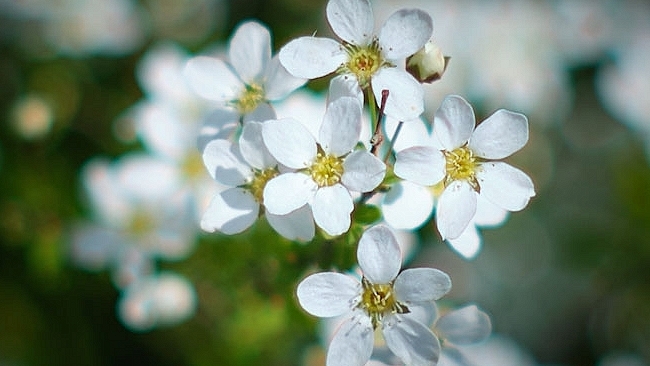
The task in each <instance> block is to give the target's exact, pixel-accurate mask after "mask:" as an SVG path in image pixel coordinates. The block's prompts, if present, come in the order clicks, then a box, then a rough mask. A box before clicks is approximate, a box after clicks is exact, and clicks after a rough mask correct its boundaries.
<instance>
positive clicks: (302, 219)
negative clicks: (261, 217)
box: [266, 205, 316, 241]
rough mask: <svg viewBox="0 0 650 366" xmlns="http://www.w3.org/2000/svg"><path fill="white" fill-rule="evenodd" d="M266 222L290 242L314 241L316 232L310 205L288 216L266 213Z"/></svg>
mask: <svg viewBox="0 0 650 366" xmlns="http://www.w3.org/2000/svg"><path fill="white" fill-rule="evenodd" d="M266 220H267V221H268V222H269V225H271V227H272V228H273V229H274V230H275V231H277V232H278V234H280V235H282V236H283V237H285V238H287V239H289V240H300V241H309V240H311V239H313V237H314V232H315V230H316V229H315V226H314V218H313V215H312V213H311V207H309V205H304V206H302V207H300V208H298V209H296V210H294V211H292V212H289V213H288V214H286V215H274V214H272V213H270V212H266Z"/></svg>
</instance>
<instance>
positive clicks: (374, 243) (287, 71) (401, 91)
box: [76, 0, 535, 366]
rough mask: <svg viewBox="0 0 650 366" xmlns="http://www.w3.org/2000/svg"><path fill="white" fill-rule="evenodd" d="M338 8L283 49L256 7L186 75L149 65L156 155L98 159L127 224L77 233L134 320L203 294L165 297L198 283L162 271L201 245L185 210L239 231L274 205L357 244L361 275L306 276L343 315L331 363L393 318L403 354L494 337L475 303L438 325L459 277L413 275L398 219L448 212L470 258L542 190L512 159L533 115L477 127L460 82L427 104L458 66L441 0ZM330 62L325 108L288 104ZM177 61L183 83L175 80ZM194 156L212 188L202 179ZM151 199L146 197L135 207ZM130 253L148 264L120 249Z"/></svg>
mask: <svg viewBox="0 0 650 366" xmlns="http://www.w3.org/2000/svg"><path fill="white" fill-rule="evenodd" d="M326 15H327V20H328V22H329V24H330V26H331V28H332V31H333V32H334V34H335V35H336V36H337V38H338V39H337V40H334V39H330V38H323V37H315V36H305V37H300V38H297V39H295V40H292V41H290V42H288V43H287V44H286V45H284V46H283V47H282V48H281V49H280V50H279V52H278V54H275V55H274V54H273V52H272V49H271V43H272V42H271V33H270V31H269V30H268V29H267V28H266V27H265V26H264V25H263V24H261V23H259V22H257V21H246V22H244V23H242V24H240V25H239V26H238V27H237V28H236V29H235V31H234V33H233V35H232V37H231V38H230V41H229V44H228V48H227V51H226V57H222V56H215V55H214V54H204V55H198V56H194V57H191V58H189V57H188V58H181V59H182V62H179V61H178V59H179V58H176V60H177V62H176V64H178V63H182V65H183V66H182V72H169V69H165V68H160V67H158V68H156V67H153V68H152V67H143V68H142V70H143V71H141V75H142V79H143V82H142V83H143V84H144V87H145V88H147V89H151V90H152V91H151V92H150V93H149V94H150V95H151V96H152V97H151V100H147V101H143V102H142V103H140V104H138V105H137V106H135V107H134V108H133V109H132V110H131V111H130V113H129V116H130V117H131V118H132V119H134V120H135V121H136V124H135V126H134V127H135V130H136V134H137V135H138V137H139V138H140V139H141V141H142V142H143V145H144V146H145V147H146V148H147V149H148V150H149V151H150V152H151V153H152V154H151V155H150V156H149V155H148V156H146V157H141V158H139V160H138V159H136V158H132V159H134V161H133V162H131V163H129V164H126V163H124V165H119V164H116V166H114V167H113V166H110V165H109V164H107V163H102V164H99V163H97V165H89V167H88V174H87V177H88V181H89V183H88V185H89V187H90V188H89V191H90V192H91V199H94V200H95V201H96V202H95V203H96V206H97V210H98V211H100V212H103V213H105V214H106V215H105V216H107V219H106V221H107V224H106V225H107V226H111V225H112V228H114V229H115V230H109V233H108V234H107V233H106V231H107V230H106V229H105V228H102V229H97V230H95V229H87V230H86V231H80V232H81V233H82V234H83V235H82V234H80V235H79V236H80V239H79V240H78V241H77V245H76V249H77V252H78V257H79V258H82V259H83V260H84V261H86V263H89V262H93V260H95V262H102V266H104V265H107V264H105V263H104V262H108V261H109V259H107V258H110V261H111V264H110V265H111V266H112V267H114V271H115V272H116V273H117V274H118V275H117V276H116V283H117V286H118V287H119V288H120V289H124V294H125V295H124V296H125V299H124V300H123V301H122V302H121V305H120V306H119V309H120V313H121V314H122V317H123V318H124V319H131V318H134V317H137V316H138V315H139V314H140V313H142V312H144V310H142V309H145V308H146V309H148V311H149V313H147V314H145V316H142V317H141V318H144V320H142V321H141V325H139V327H140V328H142V329H148V328H151V327H153V326H154V325H156V324H165V323H166V322H168V321H167V318H169V317H171V316H170V315H168V314H176V313H178V311H177V308H183V307H185V308H188V309H190V308H192V306H193V303H192V302H189V301H177V302H174V301H171V300H170V299H178V297H177V296H175V295H173V296H172V297H171V298H170V297H168V296H167V295H165V294H166V293H168V292H169V291H171V292H172V293H182V292H183V289H184V288H185V287H184V285H185V283H184V282H183V281H180V280H177V279H176V278H171V277H170V275H169V274H167V273H166V274H164V275H156V276H153V275H151V276H147V275H150V274H154V270H153V268H154V264H153V261H154V260H157V259H177V258H179V257H181V256H184V255H187V253H188V252H189V250H190V249H191V244H192V242H193V241H192V239H193V238H194V235H195V233H194V232H193V231H192V230H189V229H187V228H188V227H191V225H188V224H187V221H186V219H187V218H190V220H194V219H195V217H194V216H195V215H194V214H195V210H198V211H200V213H199V215H201V216H202V217H201V219H200V227H201V229H203V231H206V232H219V233H222V234H225V235H235V234H239V233H242V232H244V231H246V230H248V229H249V228H250V227H252V226H253V225H255V224H256V222H257V221H258V220H260V219H263V220H266V221H267V222H268V224H269V225H270V227H272V228H273V229H274V230H275V231H276V232H277V233H278V234H279V235H281V236H282V237H284V238H286V239H288V240H292V241H298V242H313V243H314V244H313V245H319V243H322V242H325V241H334V240H338V239H339V238H341V239H342V240H341V242H345V243H346V244H349V245H357V247H356V253H357V260H358V264H359V268H360V271H361V273H362V274H361V277H360V278H355V277H353V276H349V275H346V274H342V273H338V272H323V273H316V274H312V275H310V276H308V277H307V278H305V279H304V280H303V281H302V282H300V284H299V285H298V287H297V297H298V301H299V303H300V305H301V306H302V307H303V308H304V309H305V310H306V311H307V312H308V313H310V314H312V315H315V316H318V317H338V316H344V317H345V320H344V321H343V323H342V324H341V326H340V328H339V329H338V330H337V331H336V334H335V335H334V337H333V339H332V341H331V343H330V345H329V351H328V353H327V364H328V365H330V366H332V365H364V364H366V362H368V360H369V359H370V358H371V356H372V354H373V348H374V333H375V331H376V330H379V331H381V333H382V334H383V338H384V339H385V341H386V345H387V347H388V349H389V350H390V351H391V352H392V354H393V355H394V356H396V357H397V358H399V359H400V360H401V362H403V363H405V364H409V365H435V364H436V363H437V362H438V360H439V358H440V355H441V349H442V350H443V351H444V349H445V347H447V348H449V347H451V346H452V345H454V344H456V343H458V344H464V343H471V342H474V341H479V340H481V339H483V338H485V337H486V336H487V334H489V332H490V329H491V326H490V322H489V318H488V317H487V315H486V314H485V313H483V312H481V311H480V310H478V309H477V308H476V307H467V308H463V309H460V310H457V311H456V312H451V313H449V314H447V315H445V316H443V317H441V318H440V319H438V321H437V322H436V323H435V325H434V326H433V328H432V324H433V322H434V320H435V319H436V318H437V311H436V310H435V309H436V306H435V304H434V301H435V300H438V299H439V298H441V297H442V296H443V295H445V294H446V293H447V292H448V291H450V289H451V280H450V278H449V276H448V275H447V274H445V273H443V272H442V271H439V270H436V269H432V268H408V269H405V270H404V271H401V272H400V269H401V265H402V258H403V256H402V253H401V250H400V247H399V245H398V241H397V239H396V237H395V233H394V229H405V228H406V229H417V228H419V227H420V226H421V225H424V224H425V223H426V222H427V221H428V219H429V216H431V214H432V212H435V222H436V227H437V230H438V232H439V234H440V237H441V238H442V240H446V241H448V242H449V243H450V244H451V245H452V247H453V248H454V249H455V250H456V251H457V252H458V253H459V254H461V255H462V256H463V257H464V258H473V257H475V256H476V255H477V254H478V252H479V249H480V237H479V234H478V232H477V227H480V226H485V225H497V224H499V223H501V222H502V221H503V220H504V219H505V218H506V215H507V213H508V212H511V211H519V210H522V209H523V208H525V207H526V206H527V204H528V202H529V200H530V199H531V197H533V196H534V195H535V191H534V186H533V182H532V180H531V179H530V178H529V177H528V175H526V173H524V172H522V171H521V170H519V169H517V168H515V167H513V166H511V165H509V164H508V163H506V162H505V161H503V159H505V158H507V157H509V156H510V155H511V154H513V153H515V152H516V151H518V150H520V149H521V148H522V147H523V146H524V145H525V144H526V143H527V141H528V120H527V118H526V117H525V116H524V115H523V114H520V113H516V112H512V111H508V110H504V109H501V110H498V111H496V112H495V113H494V114H492V115H491V116H490V117H488V118H487V119H485V120H484V121H482V122H480V123H479V124H477V121H476V118H475V115H474V110H473V108H472V107H471V106H470V104H469V103H468V102H467V101H466V100H465V99H463V98H462V97H460V96H457V95H450V96H448V97H446V98H445V100H444V101H443V102H442V104H441V105H440V107H439V108H438V110H437V111H436V112H435V114H434V115H433V116H427V115H425V114H424V103H425V101H424V92H423V83H425V84H429V83H433V82H435V81H436V80H438V79H440V78H441V77H444V76H443V73H444V72H445V70H446V69H447V66H448V62H449V58H448V57H445V56H444V55H443V53H442V51H441V49H440V48H439V47H438V46H437V45H436V44H435V43H434V42H433V41H432V39H431V37H432V33H433V23H432V19H431V17H430V16H429V14H428V13H427V12H425V11H423V10H419V9H402V10H398V11H396V12H394V13H393V14H392V15H390V16H389V17H388V18H387V19H386V21H385V22H384V23H383V25H382V26H381V28H380V29H379V30H378V31H377V32H375V31H374V24H375V19H374V17H373V13H372V9H371V6H370V2H369V1H368V0H330V1H329V2H328V4H327V7H326ZM152 70H153V71H152ZM174 70H180V68H177V69H174ZM331 74H333V75H332V77H331V79H330V82H329V89H328V92H327V97H326V98H324V100H325V107H324V108H322V111H323V112H319V113H318V116H317V117H316V118H312V117H304V116H303V117H298V116H299V115H300V113H298V111H295V113H293V112H294V111H292V110H291V109H286V108H285V109H284V112H282V113H278V112H277V110H276V106H277V104H278V103H282V102H283V101H284V100H285V99H287V98H289V100H290V98H292V96H291V95H292V94H293V93H294V92H295V91H296V90H298V89H299V88H301V87H302V86H303V85H305V83H307V82H308V80H310V79H315V78H321V77H325V76H328V75H331ZM160 76H163V77H162V78H161V77H160ZM168 76H173V80H176V81H179V80H180V81H179V82H177V83H172V82H166V81H162V80H170V78H168ZM181 85H182V87H181ZM197 96H198V97H199V98H197ZM179 101H182V102H180V103H179ZM278 110H279V109H278ZM431 117H432V118H431ZM181 121H182V122H181ZM187 121H190V123H187ZM181 125H183V126H184V127H183V128H181V127H180V126H181ZM197 137H198V152H197V151H196V146H195V145H196V143H197ZM190 145H191V146H192V148H191V149H189V148H188V146H190ZM197 159H198V160H197ZM124 160H127V159H124ZM145 160H146V161H150V160H155V161H156V162H158V163H156V164H157V165H156V164H151V163H147V164H144V163H143V161H145ZM201 160H202V165H203V167H201ZM197 161H198V162H199V164H198V165H199V168H200V169H198V170H199V171H200V173H204V174H203V175H204V177H210V178H212V180H211V181H210V183H211V184H212V186H211V188H206V186H205V184H204V181H203V179H202V178H199V177H200V176H201V174H200V173H197V169H196V168H197V164H196V162H197ZM189 162H193V164H190V163H189ZM203 168H205V169H203ZM112 170H115V171H116V173H113V172H112ZM134 171H137V172H138V174H132V173H133V172H134ZM190 172H192V174H189V173H190ZM127 173H128V174H127ZM112 174H115V175H116V177H115V178H114V177H112ZM188 177H194V178H195V179H187V178H188ZM110 179H114V180H115V182H113V181H109V180H110ZM154 180H155V181H154ZM215 182H216V183H215ZM150 186H155V187H157V189H150V188H149V187H150ZM116 187H123V188H124V191H120V190H118V189H116ZM108 188H110V189H111V190H110V192H111V193H113V194H112V195H111V196H106V195H105V193H106V192H105V190H106V189H108ZM197 191H198V193H197ZM100 193H101V194H100ZM206 195H209V196H210V197H209V198H208V199H204V196H206ZM136 200H139V201H137V202H138V203H139V205H140V206H139V207H141V208H144V209H147V211H146V212H142V211H136V210H133V212H132V214H133V215H132V216H129V217H125V216H124V215H122V214H121V213H123V212H124V210H125V208H126V209H128V208H130V207H131V206H130V204H131V203H132V202H133V201H136ZM172 200H173V201H176V202H178V201H182V202H184V203H183V206H184V207H185V208H186V210H185V211H183V212H182V214H179V212H173V213H170V212H168V211H167V210H166V207H164V203H168V202H170V201H172ZM208 201H209V203H208ZM118 206H119V207H118ZM161 206H163V207H161ZM117 210H120V211H119V212H120V214H116V213H115V212H117ZM127 211H128V210H127ZM195 221H199V220H198V219H196V220H194V221H193V222H195ZM390 226H392V228H391V227H390ZM183 229H185V230H183ZM116 232H117V233H116ZM91 233H92V234H93V235H94V234H96V235H95V236H93V235H90V234H91ZM84 235H85V236H84ZM109 236H110V238H109ZM97 238H102V240H96V239H97ZM109 242H110V243H111V244H110V245H107V246H102V245H101V244H102V243H109ZM116 242H117V243H120V244H119V245H116V244H114V243H116ZM108 247H110V249H107V248H108ZM116 248H118V249H116ZM134 253H135V254H134ZM127 255H129V256H131V257H133V258H135V259H134V260H133V262H135V265H132V266H127V265H126V264H129V263H131V261H129V260H120V259H116V258H121V257H122V256H127ZM141 258H144V259H142V260H140V261H138V260H137V259H141ZM344 269H349V268H344ZM143 273H144V274H146V275H143ZM129 276H130V277H129ZM135 279H140V281H136V280H135ZM161 288H164V289H166V290H165V291H167V292H164V291H162V290H160V289H161ZM159 290H160V291H159ZM184 298H187V296H186V297H184ZM143 304H144V305H143ZM188 304H189V305H188ZM151 309H154V310H151ZM152 313H153V314H152ZM184 314H185V313H184ZM158 318H160V319H158ZM125 322H126V323H129V324H132V323H134V322H133V321H130V320H125ZM133 327H134V328H137V327H138V325H134V326H133ZM432 329H433V330H432ZM439 338H440V339H442V340H444V342H443V345H442V348H441V343H440V341H439ZM452 348H453V347H452Z"/></svg>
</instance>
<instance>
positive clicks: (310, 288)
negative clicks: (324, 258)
mask: <svg viewBox="0 0 650 366" xmlns="http://www.w3.org/2000/svg"><path fill="white" fill-rule="evenodd" d="M296 293H297V295H298V302H299V303H300V306H302V308H303V309H305V311H307V312H308V313H309V314H311V315H314V316H318V317H321V318H329V317H334V316H339V315H343V314H345V313H346V312H349V311H350V310H351V309H353V308H354V307H355V306H356V304H357V303H358V302H359V294H360V293H361V285H360V283H359V281H358V280H356V279H355V278H353V277H351V276H347V275H344V274H341V273H337V272H321V273H315V274H313V275H310V276H309V277H307V278H305V279H304V280H302V281H301V282H300V283H299V284H298V288H297V290H296Z"/></svg>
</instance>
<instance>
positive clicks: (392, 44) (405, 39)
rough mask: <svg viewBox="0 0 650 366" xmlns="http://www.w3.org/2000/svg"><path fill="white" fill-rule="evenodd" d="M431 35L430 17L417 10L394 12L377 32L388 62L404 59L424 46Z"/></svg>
mask: <svg viewBox="0 0 650 366" xmlns="http://www.w3.org/2000/svg"><path fill="white" fill-rule="evenodd" d="M431 33H433V21H432V20H431V16H430V15H429V14H427V13H426V12H424V11H422V10H419V9H401V10H398V11H396V12H394V13H393V14H392V15H391V16H390V17H389V18H388V19H386V22H385V23H384V25H383V26H382V27H381V30H380V31H379V45H380V46H381V48H382V53H383V55H384V57H386V58H387V59H389V60H400V59H404V58H406V57H408V56H410V55H412V54H414V53H416V52H417V51H418V50H419V49H420V48H422V47H423V46H424V44H425V43H427V41H428V40H429V38H431Z"/></svg>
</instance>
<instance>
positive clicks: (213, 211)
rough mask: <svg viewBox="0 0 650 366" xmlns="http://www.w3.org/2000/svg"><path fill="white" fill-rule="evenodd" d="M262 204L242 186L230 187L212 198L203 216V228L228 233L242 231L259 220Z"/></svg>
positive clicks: (208, 230)
mask: <svg viewBox="0 0 650 366" xmlns="http://www.w3.org/2000/svg"><path fill="white" fill-rule="evenodd" d="M259 208H260V205H259V204H258V203H257V201H255V198H254V197H253V195H252V194H251V193H250V192H248V191H247V190H245V189H242V188H230V189H226V190H225V191H223V192H220V193H218V194H216V195H215V196H214V198H212V201H210V205H208V208H207V210H206V211H205V213H204V214H203V217H202V218H201V229H203V230H205V231H207V232H211V233H212V232H214V231H215V230H216V231H220V232H222V233H224V234H227V235H233V234H237V233H241V232H242V231H244V230H246V229H248V228H249V227H250V226H251V225H252V224H253V223H254V222H255V220H257V215H258V213H259Z"/></svg>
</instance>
